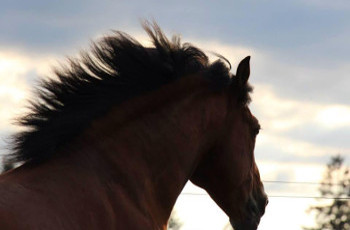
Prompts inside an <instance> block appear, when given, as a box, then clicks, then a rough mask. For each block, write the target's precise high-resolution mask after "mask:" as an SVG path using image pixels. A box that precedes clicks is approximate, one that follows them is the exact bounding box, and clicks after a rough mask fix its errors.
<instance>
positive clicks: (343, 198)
mask: <svg viewBox="0 0 350 230" xmlns="http://www.w3.org/2000/svg"><path fill="white" fill-rule="evenodd" d="M268 197H272V198H296V199H323V200H350V197H326V196H275V195H271V196H268Z"/></svg>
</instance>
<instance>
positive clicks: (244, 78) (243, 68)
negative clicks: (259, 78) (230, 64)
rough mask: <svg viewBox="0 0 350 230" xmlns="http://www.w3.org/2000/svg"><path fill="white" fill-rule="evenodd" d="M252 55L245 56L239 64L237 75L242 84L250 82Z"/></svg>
mask: <svg viewBox="0 0 350 230" xmlns="http://www.w3.org/2000/svg"><path fill="white" fill-rule="evenodd" d="M249 61H250V56H248V57H246V58H244V59H243V60H242V61H241V62H240V63H239V65H238V68H237V72H236V77H237V79H238V82H239V84H240V85H245V84H247V82H248V78H249V75H250V65H249Z"/></svg>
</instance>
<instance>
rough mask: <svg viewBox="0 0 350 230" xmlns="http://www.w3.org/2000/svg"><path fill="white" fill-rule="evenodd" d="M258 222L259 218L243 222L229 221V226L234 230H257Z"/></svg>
mask: <svg viewBox="0 0 350 230" xmlns="http://www.w3.org/2000/svg"><path fill="white" fill-rule="evenodd" d="M259 222H260V218H259V220H254V219H250V220H245V221H243V222H241V221H234V220H231V219H230V223H231V226H232V227H233V228H234V229H235V230H256V229H258V225H259Z"/></svg>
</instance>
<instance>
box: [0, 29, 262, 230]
mask: <svg viewBox="0 0 350 230" xmlns="http://www.w3.org/2000/svg"><path fill="white" fill-rule="evenodd" d="M144 29H145V30H146V32H147V33H148V35H149V37H150V38H151V40H152V42H153V45H152V46H150V47H146V46H144V45H142V44H140V43H139V42H138V41H137V40H135V39H134V38H132V37H131V36H129V35H128V34H126V33H123V32H117V31H113V32H111V34H109V35H106V36H105V37H104V38H101V39H100V40H99V41H97V42H94V43H92V45H91V49H90V51H84V52H81V54H80V56H79V58H75V59H74V58H70V59H69V60H68V64H66V65H65V66H63V67H60V68H56V69H55V70H54V77H51V78H48V79H42V80H40V84H39V85H38V86H37V87H36V94H35V95H36V96H35V98H34V99H31V100H30V101H29V104H30V106H29V107H30V111H29V112H28V113H27V114H25V115H23V116H22V117H20V118H19V119H18V120H17V122H18V124H19V125H20V126H21V127H22V128H21V130H20V131H18V133H16V134H15V135H14V136H13V137H12V139H11V140H12V142H11V148H12V150H11V152H10V153H9V154H8V156H7V159H8V160H9V162H11V163H15V164H17V165H20V166H18V167H17V168H15V169H13V170H10V171H8V172H6V173H4V174H2V175H1V176H0V229H4V230H6V229H18V230H22V229H26V230H28V229H29V230H30V229H36V230H37V229H52V230H56V229H57V230H58V229H70V230H80V229H84V230H86V229H91V230H94V229H133V230H138V229H142V230H143V229H153V230H161V229H163V230H164V229H166V226H167V222H168V218H169V216H170V213H171V211H172V208H173V206H174V204H175V201H176V199H177V197H178V196H179V194H180V193H181V190H182V189H183V187H184V186H185V184H186V182H187V181H191V182H193V183H194V184H195V185H198V186H199V187H201V188H203V189H205V190H206V191H207V192H208V194H209V195H210V196H211V198H212V199H213V200H214V201H215V202H216V203H217V204H218V206H219V207H220V208H221V209H222V210H223V211H224V212H225V213H226V214H227V215H228V217H229V219H230V222H231V224H232V226H233V227H234V228H235V229H238V230H253V229H257V227H258V224H259V221H260V218H261V217H262V215H263V214H264V212H265V206H266V205H267V202H268V199H267V195H266V194H265V192H264V187H263V184H262V182H261V179H260V176H259V170H258V168H257V165H256V162H255V159H254V147H255V139H256V136H257V134H258V133H259V129H260V125H259V122H258V120H257V119H256V118H255V117H254V116H253V114H252V113H251V112H250V110H249V107H248V106H249V102H250V100H251V99H250V92H251V91H252V87H251V86H250V84H249V83H248V78H249V75H250V64H249V62H250V57H249V56H248V57H246V58H244V59H243V60H242V61H241V62H240V63H239V65H238V68H237V71H236V74H233V73H231V72H230V69H231V68H229V67H228V64H227V63H225V61H223V58H218V60H216V61H213V62H212V61H209V59H208V57H207V55H206V54H205V53H204V52H203V51H201V50H200V49H199V48H196V47H195V46H193V45H191V44H189V43H182V42H181V41H180V38H179V37H177V36H174V37H173V38H172V39H168V37H166V35H165V34H164V33H163V32H162V30H161V29H160V28H159V26H158V25H157V24H156V23H154V24H147V23H146V24H145V25H144ZM225 60H226V59H225Z"/></svg>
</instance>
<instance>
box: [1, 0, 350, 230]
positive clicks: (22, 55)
mask: <svg viewBox="0 0 350 230" xmlns="http://www.w3.org/2000/svg"><path fill="white" fill-rule="evenodd" d="M141 19H151V20H153V19H154V20H155V21H157V22H158V24H159V25H160V26H161V27H162V28H163V30H164V31H165V33H166V34H167V35H168V36H171V35H173V34H181V36H182V39H183V41H184V42H190V43H192V44H194V45H195V46H198V47H200V48H201V49H203V50H205V51H208V52H210V51H214V52H216V53H220V54H222V55H223V56H225V57H226V58H227V59H228V60H230V62H231V64H232V66H233V70H235V68H236V67H237V64H238V62H239V61H240V60H241V59H243V58H244V57H246V56H248V55H250V56H251V57H252V59H251V78H250V82H251V84H252V85H253V86H254V94H253V102H252V104H251V110H252V112H253V113H254V114H255V115H256V117H257V118H258V119H259V120H260V123H261V125H262V131H261V133H260V135H259V136H258V139H257V145H256V151H255V155H256V159H257V164H258V166H259V168H260V172H261V174H262V178H263V180H264V181H266V183H265V187H266V191H267V193H268V194H269V195H270V196H271V198H270V204H269V206H268V208H267V212H266V214H265V216H264V217H263V219H262V223H261V226H260V227H259V230H279V229H284V230H298V229H301V226H305V225H312V224H313V218H312V216H311V215H309V214H308V213H306V210H307V208H308V206H309V205H311V204H315V203H316V201H315V200H314V199H309V198H291V197H280V196H293V197H295V196H298V197H310V196H311V197H313V196H318V195H319V194H318V193H317V184H306V183H303V184H298V183H296V184H293V183H288V184H287V183H276V182H272V181H286V182H316V183H317V182H319V181H320V180H321V179H322V173H323V170H324V168H325V164H326V163H327V162H328V161H329V159H330V157H331V156H333V155H335V154H341V155H343V156H345V157H346V158H347V159H346V160H347V163H348V164H349V159H350V141H349V139H350V94H349V87H350V76H349V73H350V43H349V42H350V4H349V2H348V0H333V1H325V0H293V1H292V0H285V1H278V0H251V1H236V0H231V1H197V0H196V1H184V0H179V1H171V2H170V1H155V0H151V1H143V0H142V1H112V0H99V1H97V0H84V1H83V0H76V1H68V0H51V1H44V0H31V1H26V0H21V1H19V0H1V7H0V105H1V106H0V137H1V140H0V147H1V153H2V154H4V153H6V144H5V142H6V138H8V137H9V135H10V134H11V133H13V132H14V131H15V130H16V127H15V126H12V125H10V124H11V122H12V121H13V119H14V118H15V117H16V116H17V115H19V114H21V113H22V112H23V111H24V109H23V105H25V101H26V99H28V98H30V97H31V91H30V90H31V88H32V86H33V85H35V82H36V81H37V80H38V79H39V77H45V76H50V74H51V72H50V69H51V67H52V66H58V65H59V63H64V62H65V58H66V57H67V56H76V55H77V54H78V53H79V51H80V50H81V49H85V50H87V49H88V47H89V44H90V42H91V41H92V40H95V39H98V38H99V37H101V36H103V35H106V34H108V33H110V31H111V30H121V31H125V32H127V33H129V34H130V35H132V36H133V37H135V38H137V39H138V40H140V41H142V43H145V44H147V41H148V40H147V39H148V38H147V36H146V35H145V33H144V32H143V31H142V27H141V26H140V20H141ZM213 59H215V58H214V57H213ZM194 193H195V194H198V195H194ZM175 209H176V212H177V216H178V217H179V219H180V221H181V222H183V228H182V229H184V230H209V229H210V230H212V229H223V227H224V226H225V225H226V224H227V222H228V218H227V217H226V216H225V214H224V213H223V212H222V211H221V210H220V209H219V208H218V207H216V205H215V204H214V203H213V202H212V201H211V200H210V198H209V197H208V196H207V195H204V191H202V190H199V189H198V188H195V187H194V186H193V185H188V186H186V188H185V189H184V191H183V194H182V195H180V196H179V199H178V201H177V204H176V207H175Z"/></svg>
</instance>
